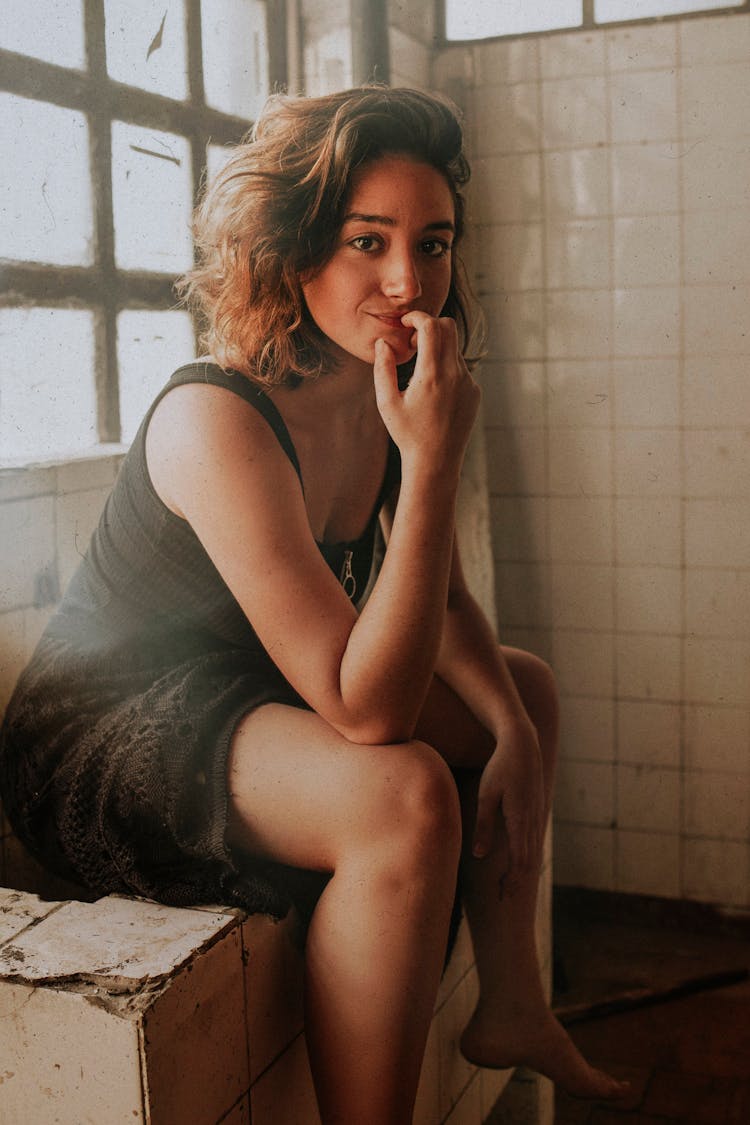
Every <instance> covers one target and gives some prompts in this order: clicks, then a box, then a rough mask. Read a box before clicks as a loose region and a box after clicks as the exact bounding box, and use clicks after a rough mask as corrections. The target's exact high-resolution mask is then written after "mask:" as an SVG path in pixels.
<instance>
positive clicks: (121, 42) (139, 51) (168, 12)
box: [104, 0, 188, 101]
mask: <svg viewBox="0 0 750 1125" xmlns="http://www.w3.org/2000/svg"><path fill="white" fill-rule="evenodd" d="M104 18H105V38H106V46H107V72H108V73H109V75H110V77H111V78H114V79H115V80H116V81H117V82H125V83H126V84H127V85H128V86H138V87H139V88H140V89H142V90H151V91H153V93H155V94H163V95H164V96H165V97H167V98H178V99H179V100H180V101H183V100H184V99H185V98H186V97H187V95H188V81H187V46H186V43H187V37H186V34H185V5H184V0H105V2H104Z"/></svg>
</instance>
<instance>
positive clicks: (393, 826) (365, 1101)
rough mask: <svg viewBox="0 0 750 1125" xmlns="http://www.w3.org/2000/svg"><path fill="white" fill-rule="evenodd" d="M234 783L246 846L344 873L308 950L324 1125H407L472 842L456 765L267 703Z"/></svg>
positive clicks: (323, 903) (319, 913)
mask: <svg viewBox="0 0 750 1125" xmlns="http://www.w3.org/2000/svg"><path fill="white" fill-rule="evenodd" d="M281 741H283V745H284V751H283V754H280V753H279V749H278V748H279V744H280V742H281ZM229 788H230V797H231V802H232V818H231V841H232V843H233V844H234V845H235V846H236V847H238V848H242V849H244V850H245V851H248V852H252V853H254V854H256V855H262V856H270V857H273V858H275V859H277V860H280V861H281V862H284V863H288V864H292V865H295V866H300V867H307V868H312V869H317V870H322V871H330V872H332V878H331V880H330V882H329V883H328V885H327V887H326V889H325V891H324V892H323V895H322V896H321V899H320V901H319V903H318V905H317V907H316V909H315V912H314V915H313V919H312V922H311V925H310V930H309V933H308V939H307V949H306V959H305V961H306V968H305V972H306V997H305V1006H306V1032H307V1038H308V1047H309V1051H310V1061H311V1065H312V1070H313V1076H314V1079H315V1087H316V1092H317V1096H318V1102H319V1106H320V1113H321V1118H322V1121H323V1123H324V1125H351V1123H352V1122H357V1123H358V1125H409V1123H410V1122H411V1120H412V1111H413V1105H414V1099H415V1096H416V1089H417V1083H418V1079H419V1071H420V1067H421V1062H422V1056H423V1053H424V1046H425V1043H426V1039H427V1032H428V1029H429V1024H430V1019H431V1016H432V1011H433V1005H434V1000H435V994H436V992H437V987H438V983H439V980H440V972H441V968H442V962H443V958H444V955H445V943H446V938H447V930H448V919H449V915H450V909H451V904H452V901H453V895H454V892H455V880H456V871H457V866H458V858H459V850H460V809H459V803H458V796H457V792H456V786H455V783H454V780H453V777H452V776H451V774H450V771H449V770H448V769H447V767H446V765H445V763H444V761H443V760H442V759H441V758H440V756H439V755H438V754H437V753H435V751H433V750H432V749H431V748H430V747H429V746H426V745H425V744H423V743H418V742H412V743H405V744H403V745H399V746H377V747H369V746H355V745H352V744H351V743H348V742H347V741H346V740H345V739H344V738H343V737H342V736H341V735H339V734H338V733H337V732H336V731H334V730H333V729H332V728H331V727H330V726H329V725H328V724H327V723H325V722H324V720H322V719H321V718H320V717H319V716H317V715H314V714H311V713H310V712H306V711H301V710H295V709H294V708H288V707H282V706H280V705H269V706H266V707H262V708H260V709H259V710H257V711H255V712H253V714H251V715H249V716H248V717H247V718H246V719H245V720H244V721H243V723H242V724H241V725H240V727H239V729H238V731H237V733H236V735H235V739H234V743H233V752H232V756H231V760H230V772H229Z"/></svg>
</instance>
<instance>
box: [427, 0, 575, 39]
mask: <svg viewBox="0 0 750 1125" xmlns="http://www.w3.org/2000/svg"><path fill="white" fill-rule="evenodd" d="M582 19H583V4H582V0H555V3H554V4H550V3H549V0H503V3H502V4H498V2H497V0H446V4H445V34H446V38H448V39H485V38H488V37H489V36H492V35H521V34H523V33H524V32H526V31H551V30H552V29H553V28H556V27H578V26H579V25H580V23H581V21H582Z"/></svg>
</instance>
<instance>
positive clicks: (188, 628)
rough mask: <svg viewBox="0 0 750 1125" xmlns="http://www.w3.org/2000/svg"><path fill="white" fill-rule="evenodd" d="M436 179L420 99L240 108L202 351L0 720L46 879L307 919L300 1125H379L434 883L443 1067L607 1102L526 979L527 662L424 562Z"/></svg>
mask: <svg viewBox="0 0 750 1125" xmlns="http://www.w3.org/2000/svg"><path fill="white" fill-rule="evenodd" d="M467 179H468V169H467V165H466V162H465V159H464V157H463V155H462V152H461V133H460V128H459V125H458V123H457V120H456V118H455V115H454V113H453V111H452V109H451V107H450V106H449V105H448V104H447V103H445V102H444V101H442V100H440V99H438V98H434V97H430V96H428V95H426V94H423V93H419V92H416V91H412V90H387V89H382V88H364V89H359V90H353V91H347V92H344V93H339V94H334V95H331V96H329V97H325V98H319V99H289V98H275V99H272V100H271V102H270V103H269V105H268V107H267V108H266V111H265V112H264V114H263V115H262V117H261V119H260V121H259V122H258V124H257V126H256V129H255V132H254V137H253V139H252V140H251V141H250V142H249V143H248V144H245V145H242V146H240V147H239V148H238V149H237V150H236V151H235V153H234V154H233V156H232V158H231V159H230V161H229V163H228V164H227V166H226V167H225V168H224V170H223V171H222V173H221V174H220V175H219V177H218V178H217V181H216V183H215V185H214V186H213V187H212V188H211V189H210V190H209V192H208V193H207V196H206V198H205V200H204V202H203V205H202V207H201V209H200V211H199V213H198V217H197V223H196V234H197V241H198V245H199V249H200V251H201V260H200V265H199V266H198V267H197V268H196V269H195V270H194V271H193V272H192V273H191V274H190V275H188V277H187V278H186V279H185V280H184V282H183V284H184V288H185V290H186V291H187V293H188V295H189V296H190V297H191V298H192V299H193V300H194V301H195V302H196V303H197V304H198V305H199V307H200V308H201V309H202V310H203V312H204V313H205V314H206V316H207V320H208V326H209V327H208V333H207V340H208V344H209V347H210V349H211V357H210V358H208V359H205V360H202V361H199V362H198V363H194V364H190V365H188V366H187V367H184V368H182V369H180V370H179V371H178V372H177V373H176V374H175V375H174V376H173V377H172V379H171V380H170V382H169V383H168V384H167V386H166V388H165V389H164V391H162V393H161V394H160V396H159V397H158V398H157V400H156V402H155V404H154V406H153V407H152V408H151V410H150V411H149V413H148V415H147V417H146V419H145V420H144V423H143V425H142V427H141V429H140V431H139V433H138V435H137V437H136V439H135V441H134V443H133V446H132V448H131V450H130V452H129V454H128V457H127V459H126V461H125V464H124V466H123V470H122V472H121V474H120V477H119V478H118V482H117V484H116V485H115V488H114V490H113V493H112V496H111V497H110V500H109V501H108V504H107V506H106V509H105V512H104V514H103V516H102V520H101V523H100V525H99V528H98V530H97V532H96V533H95V535H94V537H93V539H92V543H91V546H90V548H89V551H88V554H87V556H86V558H85V560H84V561H83V563H82V566H81V568H80V569H79V571H78V573H77V575H76V576H75V578H74V579H73V581H72V583H71V586H70V588H69V590H68V591H67V593H66V596H65V598H64V600H63V603H62V605H61V607H60V609H59V611H58V613H57V614H56V616H55V618H54V619H53V621H52V622H51V624H50V626H49V628H48V630H47V632H46V634H45V636H44V638H43V639H42V641H41V643H40V646H39V648H38V650H37V652H36V654H35V656H34V658H33V660H32V663H31V665H30V667H29V668H28V669H27V671H26V673H25V674H24V676H23V677H22V678H21V681H20V683H19V686H18V689H17V691H16V694H15V696H14V699H13V701H12V703H11V706H10V708H9V711H8V716H7V719H6V727H5V736H4V750H3V770H2V772H3V790H4V799H5V801H6V805H7V809H8V811H9V813H10V815H11V818H12V821H13V823H14V826H15V829H16V831H17V832H18V834H19V836H21V838H22V839H24V840H25V841H26V843H27V845H28V846H29V847H30V848H31V850H32V851H33V852H34V853H35V854H36V855H37V856H39V857H40V858H41V859H42V861H43V862H45V863H46V864H47V865H48V866H50V867H51V868H52V869H54V870H57V871H60V872H61V873H63V874H65V875H68V876H72V877H74V878H77V879H78V880H81V881H83V882H84V883H86V884H87V885H88V886H89V887H91V888H92V889H93V890H94V891H96V892H107V891H108V892H111V891H122V890H127V891H131V892H136V893H140V894H145V895H149V896H152V897H155V898H159V899H161V900H162V901H166V902H173V903H188V902H200V901H216V900H217V899H221V900H223V901H228V902H234V903H238V904H241V905H244V906H245V907H246V908H248V909H250V910H266V911H269V912H271V913H275V914H277V915H280V914H283V913H284V912H285V911H286V909H287V908H288V905H289V903H290V902H292V903H294V904H296V905H297V907H298V908H299V909H300V911H301V912H302V913H303V914H306V915H307V916H308V918H309V926H308V931H307V939H306V1028H307V1036H308V1045H309V1050H310V1058H311V1064H312V1068H313V1073H314V1077H315V1084H316V1090H317V1096H318V1100H319V1104H320V1109H321V1116H322V1120H323V1122H324V1123H325V1125H329V1123H334V1122H346V1123H350V1122H352V1121H357V1122H359V1123H360V1125H365V1123H372V1125H375V1123H378V1125H386V1123H388V1125H394V1123H395V1125H401V1123H405V1122H409V1121H410V1120H411V1114H412V1108H413V1103H414V1097H415V1092H416V1087H417V1081H418V1076H419V1070H420V1065H421V1060H422V1055H423V1051H424V1045H425V1040H426V1036H427V1030H428V1026H429V1022H430V1017H431V1014H432V1010H433V1005H434V999H435V994H436V990H437V986H438V982H439V978H440V973H441V969H442V965H443V961H444V957H445V950H446V940H447V934H448V926H449V919H450V915H451V907H452V903H453V899H454V894H455V888H456V878H457V871H458V867H459V863H460V864H461V868H462V891H463V897H464V905H465V909H466V913H467V916H468V919H469V924H470V928H471V933H472V938H473V942H474V946H475V951H476V958H477V965H478V972H479V978H480V985H481V997H480V1000H479V1003H478V1006H477V1009H476V1011H475V1013H474V1015H473V1017H472V1019H471V1021H470V1023H469V1025H468V1027H467V1028H466V1030H465V1032H464V1035H463V1039H462V1049H463V1051H464V1054H465V1055H466V1057H467V1058H468V1059H470V1060H472V1061H473V1062H476V1063H478V1064H479V1065H484V1066H508V1065H511V1064H516V1063H525V1064H527V1065H529V1066H532V1067H535V1068H536V1069H538V1070H541V1071H543V1072H544V1073H546V1074H548V1075H550V1076H551V1077H552V1078H553V1079H554V1080H555V1081H558V1082H560V1083H561V1084H562V1085H564V1086H565V1087H566V1088H567V1089H569V1090H571V1091H573V1092H575V1093H579V1094H582V1095H588V1096H615V1095H616V1094H618V1093H619V1092H620V1091H621V1087H620V1086H619V1084H617V1083H615V1082H614V1081H613V1080H612V1079H610V1078H608V1077H607V1076H606V1075H604V1074H602V1073H601V1072H599V1071H595V1070H593V1069H592V1068H591V1067H589V1066H588V1064H587V1063H586V1062H585V1060H584V1059H583V1058H582V1057H581V1056H580V1055H579V1054H578V1052H577V1051H576V1049H575V1047H574V1046H573V1045H572V1043H571V1042H570V1040H569V1039H568V1037H567V1035H566V1034H565V1032H564V1031H563V1030H562V1029H561V1028H560V1027H559V1025H558V1024H557V1023H556V1022H555V1021H554V1019H553V1017H552V1015H551V1013H550V1012H549V1010H548V1008H547V1006H546V1003H545V1001H544V996H543V990H542V986H541V983H540V978H539V970H538V966H537V960H536V952H535V948H534V914H535V902H536V890H537V882H538V876H539V865H540V857H541V851H542V838H543V832H544V825H545V823H546V819H547V816H548V813H549V805H550V791H551V784H552V773H553V767H554V753H555V739H556V707H555V696H554V688H553V684H552V680H551V676H550V673H549V671H548V669H547V668H546V667H545V666H544V665H543V664H542V663H541V662H540V661H539V660H537V659H536V658H535V657H533V656H531V655H529V654H526V653H522V652H519V651H517V650H513V649H507V648H503V649H501V648H499V647H498V645H497V643H496V642H495V640H494V639H493V635H492V632H491V629H490V627H489V625H488V624H487V622H486V620H485V619H484V617H483V616H482V614H481V612H480V610H479V609H478V607H477V605H476V603H475V602H474V601H473V600H472V598H471V596H470V595H469V593H468V590H467V588H466V585H465V583H464V579H463V576H462V572H461V564H460V560H459V554H458V548H457V546H456V543H455V536H454V515H455V504H456V492H457V487H458V480H459V472H460V468H461V462H462V458H463V455H464V450H465V448H466V443H467V440H468V437H469V433H470V430H471V426H472V423H473V421H474V417H475V414H476V410H477V405H478V399H479V392H478V389H477V387H476V385H475V383H474V381H473V379H472V377H471V375H470V373H469V369H468V366H467V362H466V360H465V358H464V353H465V352H466V350H467V348H468V339H469V335H470V326H471V318H470V313H469V309H468V306H467V302H466V297H465V294H464V291H463V289H462V286H461V281H460V273H459V267H458V263H457V261H456V257H455V250H454V246H455V243H456V242H457V241H458V240H459V238H460V236H461V233H462V227H463V199H462V197H461V194H460V188H461V186H462V185H463V184H464V183H465V182H466V180H467ZM407 383H408V385H407ZM404 386H405V389H402V388H403V387H404ZM378 518H380V520H381V523H382V526H383V529H384V532H385V536H386V538H387V549H386V551H385V556H384V559H383V563H382V567H381V569H380V572H379V574H378V576H377V578H376V579H375V581H374V582H373V583H371V590H370V591H369V596H368V597H367V599H366V600H365V601H360V596H361V594H362V593H363V591H364V590H365V587H366V586H367V584H368V579H369V572H370V567H371V561H372V554H373V541H374V537H375V529H376V523H377V520H378ZM456 779H458V780H456ZM462 839H463V840H464V845H463V852H462Z"/></svg>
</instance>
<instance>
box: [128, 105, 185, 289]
mask: <svg viewBox="0 0 750 1125" xmlns="http://www.w3.org/2000/svg"><path fill="white" fill-rule="evenodd" d="M191 193H192V178H191V170H190V146H189V144H188V142H187V140H186V139H185V137H179V136H177V135H176V134H174V133H162V132H160V131H159V130H157V129H144V128H142V127H141V126H139V125H128V124H126V123H125V122H124V121H113V122H112V204H113V209H114V220H115V260H116V262H117V265H118V266H119V267H120V268H121V269H126V270H127V269H130V270H136V269H138V270H150V271H157V272H159V273H179V272H181V271H182V270H185V269H188V267H189V266H191V265H192V262H193V250H192V239H191V236H190V212H191V206H192V204H191Z"/></svg>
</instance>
